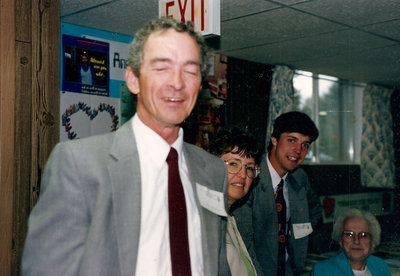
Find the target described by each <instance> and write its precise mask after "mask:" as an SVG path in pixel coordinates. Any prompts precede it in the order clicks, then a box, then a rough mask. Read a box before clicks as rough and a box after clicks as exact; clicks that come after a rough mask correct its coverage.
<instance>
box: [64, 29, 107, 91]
mask: <svg viewBox="0 0 400 276" xmlns="http://www.w3.org/2000/svg"><path fill="white" fill-rule="evenodd" d="M62 44H63V64H64V66H63V74H62V76H63V84H62V90H64V91H70V92H78V93H83V94H91V95H100V96H108V94H109V66H108V60H109V56H108V55H109V44H108V43H106V42H101V41H96V40H91V39H87V38H82V37H75V36H70V35H65V34H64V35H63V36H62Z"/></svg>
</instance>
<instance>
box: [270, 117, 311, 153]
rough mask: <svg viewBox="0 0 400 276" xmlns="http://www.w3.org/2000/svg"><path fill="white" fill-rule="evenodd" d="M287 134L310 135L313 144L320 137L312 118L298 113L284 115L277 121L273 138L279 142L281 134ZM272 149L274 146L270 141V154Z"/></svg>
mask: <svg viewBox="0 0 400 276" xmlns="http://www.w3.org/2000/svg"><path fill="white" fill-rule="evenodd" d="M285 132H298V133H301V134H303V135H308V136H310V139H311V141H310V142H311V143H312V142H314V141H315V140H316V139H317V138H318V135H319V132H318V129H317V127H316V126H315V124H314V122H313V121H312V120H311V119H310V117H308V115H307V114H305V113H302V112H298V111H291V112H287V113H283V114H282V115H280V116H278V118H276V119H275V123H274V130H273V132H272V134H271V136H272V137H275V138H276V139H277V140H279V138H280V137H281V134H282V133H285ZM271 148H272V144H271V141H270V142H269V145H268V152H270V151H271Z"/></svg>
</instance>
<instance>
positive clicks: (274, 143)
mask: <svg viewBox="0 0 400 276" xmlns="http://www.w3.org/2000/svg"><path fill="white" fill-rule="evenodd" d="M271 143H272V145H273V146H274V147H276V145H277V144H278V140H276V138H275V137H274V136H271Z"/></svg>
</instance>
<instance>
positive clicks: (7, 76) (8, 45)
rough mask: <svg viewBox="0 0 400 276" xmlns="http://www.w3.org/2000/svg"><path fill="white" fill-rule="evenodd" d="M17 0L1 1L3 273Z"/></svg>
mask: <svg viewBox="0 0 400 276" xmlns="http://www.w3.org/2000/svg"><path fill="white" fill-rule="evenodd" d="M13 11H14V0H0V38H1V39H0V96H1V97H0V249H1V250H0V275H10V273H11V259H12V257H11V256H12V255H11V250H12V216H13V192H14V190H13V189H14V170H13V164H14V162H13V160H14V100H15V69H14V62H15V61H14V57H15V32H14V28H13V26H14V20H15V18H14V12H13Z"/></svg>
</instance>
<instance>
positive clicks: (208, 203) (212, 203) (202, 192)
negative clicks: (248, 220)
mask: <svg viewBox="0 0 400 276" xmlns="http://www.w3.org/2000/svg"><path fill="white" fill-rule="evenodd" d="M196 190H197V194H198V196H199V201H200V204H201V206H203V207H204V208H206V209H207V210H209V211H211V212H213V213H215V214H217V215H219V216H223V217H226V216H227V214H226V210H225V203H224V194H223V193H221V192H218V191H214V190H211V189H209V188H207V187H206V186H204V185H201V184H199V183H196Z"/></svg>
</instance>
